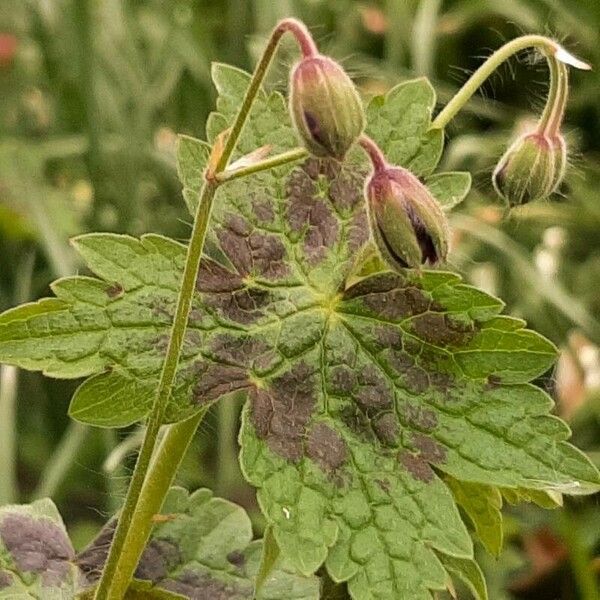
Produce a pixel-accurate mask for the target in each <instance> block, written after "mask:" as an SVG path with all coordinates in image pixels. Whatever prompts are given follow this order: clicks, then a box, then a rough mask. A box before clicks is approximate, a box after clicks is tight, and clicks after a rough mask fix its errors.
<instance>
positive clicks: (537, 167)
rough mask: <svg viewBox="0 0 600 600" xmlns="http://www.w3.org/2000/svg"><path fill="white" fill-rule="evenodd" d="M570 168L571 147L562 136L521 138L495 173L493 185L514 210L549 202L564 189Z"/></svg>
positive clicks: (537, 134) (541, 135) (536, 135)
mask: <svg viewBox="0 0 600 600" xmlns="http://www.w3.org/2000/svg"><path fill="white" fill-rule="evenodd" d="M566 165H567V147H566V144H565V140H564V138H563V137H562V135H560V133H558V134H556V135H552V136H549V135H546V134H544V133H540V132H537V131H536V132H534V133H529V134H526V135H523V136H521V137H520V138H519V139H517V141H516V142H515V143H514V144H513V145H512V146H510V148H509V149H508V150H507V151H506V152H505V154H504V156H503V157H502V158H501V159H500V161H499V162H498V165H497V166H496V168H495V169H494V174H493V176H492V181H493V184H494V188H495V189H496V191H497V192H498V194H499V195H500V196H501V197H502V198H504V199H505V200H506V201H507V202H508V204H509V205H510V206H518V205H521V204H526V203H527V202H532V201H534V200H539V199H541V198H546V197H548V196H549V195H550V194H552V193H553V192H554V191H555V190H556V188H557V187H558V186H559V185H560V183H561V181H562V179H563V177H564V174H565V170H566Z"/></svg>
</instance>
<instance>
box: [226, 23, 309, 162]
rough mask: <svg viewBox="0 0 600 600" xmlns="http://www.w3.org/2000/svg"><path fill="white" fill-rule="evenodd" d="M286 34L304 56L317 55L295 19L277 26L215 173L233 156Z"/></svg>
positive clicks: (254, 75)
mask: <svg viewBox="0 0 600 600" xmlns="http://www.w3.org/2000/svg"><path fill="white" fill-rule="evenodd" d="M286 32H290V33H292V34H293V35H294V37H295V38H296V41H297V42H298V44H299V45H300V49H301V50H302V54H303V55H304V56H314V55H315V54H317V53H318V52H317V47H316V45H315V42H314V41H313V39H312V37H311V35H310V33H309V32H308V29H306V26H305V25H304V24H303V23H301V22H300V21H297V20H296V19H284V20H283V21H280V22H279V23H278V24H277V26H276V27H275V29H274V30H273V33H272V34H271V37H270V38H269V41H268V42H267V46H266V48H265V49H264V51H263V54H262V56H261V58H260V60H259V61H258V64H257V65H256V68H255V69H254V73H253V75H252V79H251V80H250V85H249V86H248V89H247V90H246V94H245V95H244V99H243V100H242V105H241V106H240V110H239V112H238V114H237V117H236V119H235V121H234V123H233V125H232V127H231V131H230V133H229V136H228V138H227V142H226V143H225V148H224V149H223V153H222V154H221V158H220V159H219V161H218V162H217V166H216V169H215V171H216V172H217V173H218V172H220V171H224V170H225V168H226V167H227V163H228V162H229V159H230V158H231V155H232V154H233V150H234V149H235V145H236V144H237V141H238V139H239V137H240V134H241V133H242V129H243V127H244V125H245V123H246V120H247V118H248V113H249V112H250V109H251V108H252V104H253V102H254V99H255V98H256V95H257V94H258V91H259V89H260V86H261V84H262V82H263V79H264V78H265V74H266V73H267V69H268V68H269V65H270V64H271V61H272V60H273V56H274V55H275V50H277V46H278V44H279V40H281V36H282V35H283V34H284V33H286Z"/></svg>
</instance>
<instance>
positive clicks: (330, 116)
mask: <svg viewBox="0 0 600 600" xmlns="http://www.w3.org/2000/svg"><path fill="white" fill-rule="evenodd" d="M290 112H291V115H292V120H293V121H294V125H295V126H296V129H297V130H298V133H299V134H300V136H301V138H302V140H303V141H304V144H305V145H306V147H307V148H308V150H309V151H310V152H311V153H312V154H314V155H315V156H321V157H332V158H335V159H337V160H342V159H343V158H344V156H345V155H346V152H348V150H349V149H350V147H351V146H352V144H354V142H356V140H357V139H358V137H359V136H360V134H361V133H362V130H363V129H364V126H365V115H364V111H363V106H362V102H361V99H360V97H359V95H358V92H357V90H356V87H355V86H354V84H353V83H352V80H351V79H350V77H348V75H347V74H346V72H345V71H344V69H342V67H341V66H340V65H339V64H338V63H336V62H335V61H334V60H332V59H330V58H328V57H326V56H323V55H320V54H315V55H311V56H305V57H304V58H303V59H302V60H301V61H300V62H299V63H298V64H297V65H296V66H295V67H294V69H293V70H292V72H291V75H290Z"/></svg>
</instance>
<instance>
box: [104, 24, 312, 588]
mask: <svg viewBox="0 0 600 600" xmlns="http://www.w3.org/2000/svg"><path fill="white" fill-rule="evenodd" d="M286 31H291V32H292V33H294V35H296V36H297V39H298V41H299V43H300V45H301V47H302V50H303V52H313V48H312V46H311V45H310V44H309V43H308V41H307V39H304V38H303V37H302V36H304V37H306V36H308V38H310V34H308V31H307V30H306V29H305V28H304V26H303V25H302V24H301V23H300V22H299V21H296V20H294V19H286V20H284V21H282V22H281V23H279V25H277V27H276V28H275V30H274V31H273V34H272V35H271V38H270V39H269V42H268V43H267V47H266V48H265V50H264V53H263V55H262V57H261V59H260V61H259V63H258V65H257V66H256V69H255V70H254V73H253V75H252V79H251V80H250V84H249V85H248V89H247V90H246V94H245V96H244V99H243V101H242V105H241V107H240V109H239V111H238V113H237V115H236V118H235V120H234V122H233V125H232V126H231V129H230V131H229V135H228V137H227V141H226V143H225V146H224V148H223V150H222V152H221V154H220V156H219V158H218V160H217V164H216V168H215V173H216V174H218V173H220V172H221V171H224V170H225V169H226V168H227V164H228V163H229V160H230V158H231V155H232V154H233V151H234V150H235V147H236V144H237V142H238V140H239V137H240V135H241V133H242V130H243V128H244V125H245V123H246V120H247V118H248V115H249V113H250V110H251V108H252V104H253V103H254V100H255V98H256V95H257V94H258V92H259V90H260V86H261V84H262V81H263V79H264V77H265V74H266V71H267V69H268V67H269V65H270V63H271V60H272V59H273V55H274V53H275V50H276V49H277V45H278V43H279V40H280V38H281V36H282V35H283V34H284V33H285V32H286ZM310 39H311V40H312V38H310ZM303 43H304V46H303V45H302V44H303ZM313 45H314V42H313ZM219 185H220V184H219V182H218V181H217V180H216V179H214V178H210V179H209V178H205V181H204V184H203V186H202V189H201V191H200V197H199V201H198V207H197V209H196V215H195V219H194V227H193V229H192V234H191V239H190V243H189V246H188V250H187V256H186V261H185V266H184V270H183V278H182V283H181V288H180V291H179V296H178V299H177V307H176V309H175V316H174V319H173V327H172V330H171V337H170V339H169V344H168V346H167V352H166V356H165V362H164V364H163V369H162V372H161V376H160V380H159V384H158V392H157V396H156V399H155V401H154V404H153V406H152V410H151V413H150V416H149V418H148V424H147V428H146V434H145V436H144V441H143V443H142V447H141V449H140V453H139V455H138V459H137V462H136V465H135V469H134V471H133V475H132V477H131V481H130V483H129V489H128V491H127V496H126V497H125V503H124V505H123V509H122V511H121V514H120V516H119V520H118V523H117V528H116V530H115V534H114V537H113V541H112V544H111V547H110V551H109V554H108V558H107V561H106V565H105V567H104V570H103V572H102V577H101V578H100V582H99V584H98V588H97V589H96V594H95V596H94V598H95V600H118V599H121V598H123V596H124V595H125V592H126V590H127V587H128V586H129V583H130V581H131V579H132V577H133V573H134V571H135V567H136V565H137V563H138V561H139V558H140V555H141V553H142V551H143V544H144V543H145V541H144V542H143V543H141V540H142V538H144V540H147V538H148V535H149V533H150V531H151V529H152V523H151V522H149V521H150V519H149V514H150V513H149V511H148V510H147V509H146V507H145V506H143V505H141V504H140V499H141V494H142V491H143V490H144V489H145V488H146V487H147V486H149V488H150V489H153V486H154V481H153V478H154V477H156V476H157V475H156V473H157V472H158V471H157V472H154V471H153V472H152V474H151V477H149V478H147V477H146V475H147V473H148V469H149V467H150V461H151V458H152V454H153V451H154V448H155V446H156V443H157V439H158V434H159V431H160V427H161V425H162V423H163V421H164V416H165V412H166V409H167V404H168V401H169V397H170V395H171V390H172V387H173V383H174V381H175V376H176V374H177V366H178V364H179V357H180V354H181V348H182V346H183V341H184V336H185V331H186V328H187V321H188V317H189V312H190V308H191V304H192V298H193V294H194V290H195V287H196V279H197V276H198V270H199V267H200V259H201V257H202V250H203V247H204V239H205V237H206V230H207V227H208V222H209V219H210V214H211V210H212V204H213V200H214V197H215V194H216V191H217V188H218V186H219ZM200 418H201V417H200ZM200 418H199V419H198V421H197V423H196V426H197V424H198V423H199V422H200ZM192 421H193V420H192ZM194 431H195V427H194V428H193V430H192V431H187V433H188V437H189V439H191V437H192V436H193V434H194ZM189 439H188V443H189ZM168 466H169V468H172V467H173V464H172V462H171V460H169V461H168ZM173 474H174V472H173ZM146 479H147V481H145V480H146ZM153 493H156V492H153ZM165 493H166V490H165ZM163 500H164V494H163V495H162V496H160V497H159V498H158V499H157V498H153V499H152V502H155V503H159V504H160V505H162V502H163ZM134 524H135V525H136V527H138V528H140V531H141V532H142V533H143V535H142V536H138V535H137V533H136V532H135V531H134V530H133V529H134V527H133V525H134ZM144 536H145V537H144ZM128 540H130V541H132V542H136V543H131V545H126V544H127V541H128Z"/></svg>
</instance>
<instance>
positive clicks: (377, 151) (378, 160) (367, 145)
mask: <svg viewBox="0 0 600 600" xmlns="http://www.w3.org/2000/svg"><path fill="white" fill-rule="evenodd" d="M358 143H359V145H360V146H361V147H362V149H363V150H364V151H365V152H366V153H367V154H368V155H369V159H370V160H371V163H372V164H373V170H374V171H375V172H376V173H380V172H381V171H383V170H385V169H386V168H387V166H388V164H387V161H386V160H385V156H384V155H383V152H382V151H381V148H380V147H379V146H378V145H377V143H376V142H375V141H374V140H373V139H371V138H370V137H369V136H368V135H365V134H364V133H363V135H361V136H360V138H359V139H358Z"/></svg>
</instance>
